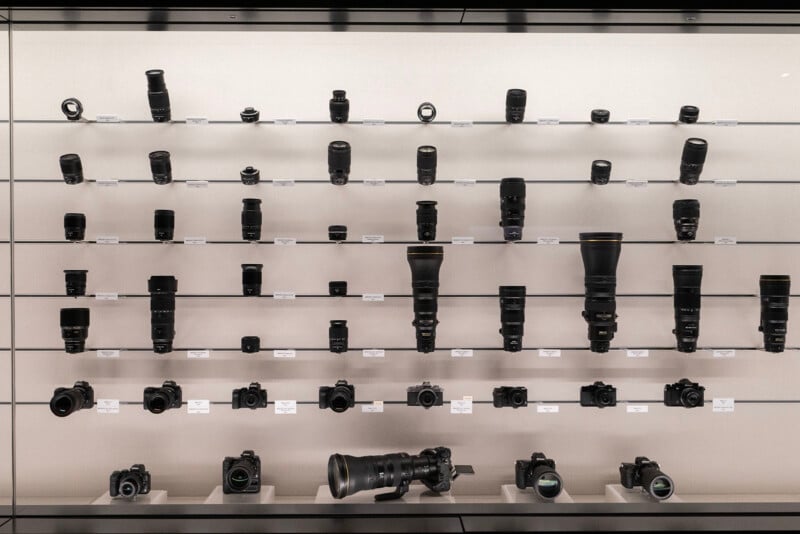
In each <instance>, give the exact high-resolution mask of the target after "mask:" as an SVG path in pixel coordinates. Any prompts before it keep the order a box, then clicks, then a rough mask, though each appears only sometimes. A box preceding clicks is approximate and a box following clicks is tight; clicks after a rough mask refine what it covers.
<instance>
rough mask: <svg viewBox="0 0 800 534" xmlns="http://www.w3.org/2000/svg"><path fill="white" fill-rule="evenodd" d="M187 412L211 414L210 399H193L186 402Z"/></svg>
mask: <svg viewBox="0 0 800 534" xmlns="http://www.w3.org/2000/svg"><path fill="white" fill-rule="evenodd" d="M186 411H187V412H188V413H190V414H207V413H211V402H210V401H209V400H208V399H191V400H189V401H187V402H186Z"/></svg>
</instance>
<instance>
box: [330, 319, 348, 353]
mask: <svg viewBox="0 0 800 534" xmlns="http://www.w3.org/2000/svg"><path fill="white" fill-rule="evenodd" d="M347 338H348V329H347V321H342V320H333V321H331V325H330V327H329V328H328V345H329V347H328V348H329V350H330V351H331V352H333V353H336V354H341V353H343V352H347V341H348V339H347Z"/></svg>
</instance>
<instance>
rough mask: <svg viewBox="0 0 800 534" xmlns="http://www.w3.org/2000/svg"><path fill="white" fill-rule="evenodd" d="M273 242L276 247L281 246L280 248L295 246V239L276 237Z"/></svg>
mask: <svg viewBox="0 0 800 534" xmlns="http://www.w3.org/2000/svg"><path fill="white" fill-rule="evenodd" d="M274 242H275V244H276V245H281V246H289V245H296V244H297V238H295V237H276V238H275V239H274Z"/></svg>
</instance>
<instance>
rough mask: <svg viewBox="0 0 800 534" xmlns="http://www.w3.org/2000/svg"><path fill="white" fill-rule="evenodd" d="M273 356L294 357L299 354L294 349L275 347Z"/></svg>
mask: <svg viewBox="0 0 800 534" xmlns="http://www.w3.org/2000/svg"><path fill="white" fill-rule="evenodd" d="M272 356H273V357H274V358H294V357H296V356H297V352H295V350H294V349H275V350H273V351H272Z"/></svg>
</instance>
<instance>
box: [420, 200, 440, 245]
mask: <svg viewBox="0 0 800 534" xmlns="http://www.w3.org/2000/svg"><path fill="white" fill-rule="evenodd" d="M436 222H437V213H436V201H435V200H418V201H417V239H419V240H420V241H422V242H424V243H427V242H429V241H435V240H436Z"/></svg>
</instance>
